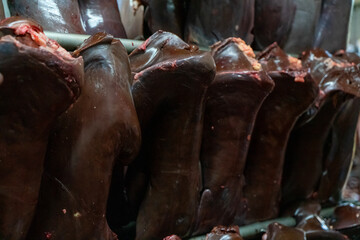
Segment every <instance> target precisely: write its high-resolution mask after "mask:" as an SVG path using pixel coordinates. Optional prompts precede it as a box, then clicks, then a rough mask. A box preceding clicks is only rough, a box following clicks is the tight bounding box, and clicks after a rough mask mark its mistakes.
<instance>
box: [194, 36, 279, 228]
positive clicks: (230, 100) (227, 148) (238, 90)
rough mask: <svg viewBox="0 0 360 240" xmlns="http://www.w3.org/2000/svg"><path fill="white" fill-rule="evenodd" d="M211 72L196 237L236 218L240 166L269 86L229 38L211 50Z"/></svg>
mask: <svg viewBox="0 0 360 240" xmlns="http://www.w3.org/2000/svg"><path fill="white" fill-rule="evenodd" d="M212 54H213V57H214V59H215V63H216V68H217V73H216V77H215V80H214V81H213V82H212V84H211V85H210V87H209V90H208V92H207V96H206V107H205V116H204V130H203V131H204V132H203V140H202V151H201V164H202V175H203V190H202V195H201V201H200V206H199V212H198V214H199V215H198V220H197V225H196V231H195V233H196V234H201V233H206V232H209V231H210V230H211V228H212V227H213V226H217V225H220V224H221V225H230V224H233V223H234V219H235V217H236V218H241V216H240V215H241V212H242V210H241V209H240V206H241V205H240V202H241V201H242V200H243V199H242V186H243V184H244V180H243V179H244V176H243V171H244V166H245V161H246V155H247V151H248V147H249V143H250V139H251V134H252V130H253V125H254V122H255V118H256V115H257V112H258V110H259V108H260V106H261V104H262V103H263V101H264V99H265V98H266V97H267V95H268V94H269V93H270V91H271V90H272V88H273V87H274V83H273V81H272V80H271V79H270V77H269V76H268V75H267V74H266V73H265V72H263V71H259V70H261V66H260V64H259V63H258V62H257V61H256V60H255V59H254V57H255V55H254V53H253V52H252V50H251V49H250V50H249V46H247V45H246V44H245V42H243V41H242V40H241V39H238V38H229V39H226V40H224V41H223V42H221V43H220V42H219V43H217V44H215V45H214V46H213V49H212Z"/></svg>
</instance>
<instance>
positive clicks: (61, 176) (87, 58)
mask: <svg viewBox="0 0 360 240" xmlns="http://www.w3.org/2000/svg"><path fill="white" fill-rule="evenodd" d="M74 55H76V56H82V57H83V59H84V68H85V85H84V87H83V90H82V95H81V97H80V98H79V100H78V102H76V104H74V105H73V107H72V108H71V109H70V110H68V111H67V112H65V113H64V114H62V115H61V116H60V118H59V119H58V120H57V122H56V124H55V126H54V128H53V130H52V134H51V137H50V140H49V144H48V150H47V155H46V162H45V174H44V177H43V181H42V185H41V192H40V200H39V203H38V207H37V211H36V216H35V219H34V222H33V224H32V228H31V231H30V234H29V235H28V239H29V240H30V239H44V238H45V236H44V233H50V234H51V239H64V240H68V239H79V240H80V239H84V240H85V239H104V240H105V239H106V240H110V239H116V237H115V236H114V234H113V233H112V232H111V230H110V228H109V227H108V224H107V221H106V216H105V213H106V204H107V198H108V194H109V188H110V182H111V176H112V171H113V166H114V164H115V163H120V164H123V165H126V164H128V163H130V162H131V160H132V159H133V158H134V157H135V156H136V154H137V152H138V149H139V147H140V126H139V123H138V120H137V115H136V112H135V107H134V104H133V101H132V97H131V92H130V86H131V83H132V81H131V73H130V66H129V60H128V56H127V52H126V50H125V48H124V47H123V46H122V44H121V43H120V42H119V41H117V40H114V39H113V37H112V36H111V35H106V34H105V33H99V34H96V35H93V36H92V37H91V38H89V39H87V40H86V41H85V42H84V43H83V44H82V45H81V46H80V47H79V48H78V49H77V50H76V51H75V52H74ZM118 191H119V192H121V191H122V189H118ZM119 204H121V203H119Z"/></svg>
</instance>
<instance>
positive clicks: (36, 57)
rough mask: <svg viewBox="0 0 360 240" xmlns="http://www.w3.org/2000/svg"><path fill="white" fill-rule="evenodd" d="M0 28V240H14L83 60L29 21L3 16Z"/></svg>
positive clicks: (21, 234)
mask: <svg viewBox="0 0 360 240" xmlns="http://www.w3.org/2000/svg"><path fill="white" fill-rule="evenodd" d="M0 32H1V33H2V34H3V35H2V37H1V38H0V59H1V60H0V66H1V74H0V162H1V164H0V192H1V194H0V238H1V239H4V240H18V239H24V238H25V235H26V233H27V231H28V228H29V226H30V223H31V220H32V217H33V214H34V211H35V207H36V202H37V200H38V194H39V188H40V182H41V177H42V173H43V163H44V158H45V153H46V146H47V143H48V137H49V130H50V126H51V125H52V124H53V123H54V121H55V119H56V117H58V116H59V115H60V114H61V113H62V112H64V111H65V110H66V109H67V108H68V107H69V106H70V105H71V104H73V103H74V102H75V100H76V99H77V98H78V96H79V94H80V85H81V84H82V82H83V68H82V66H83V61H82V59H81V58H72V57H71V55H70V54H68V53H67V52H66V51H65V50H64V49H63V48H61V47H59V45H58V44H57V43H56V42H55V41H52V40H49V39H48V38H47V37H45V35H44V34H43V33H42V28H41V27H40V26H39V25H38V24H37V23H35V22H33V21H30V20H27V19H24V18H19V17H18V18H10V19H5V20H3V21H2V22H0ZM40 46H41V48H40Z"/></svg>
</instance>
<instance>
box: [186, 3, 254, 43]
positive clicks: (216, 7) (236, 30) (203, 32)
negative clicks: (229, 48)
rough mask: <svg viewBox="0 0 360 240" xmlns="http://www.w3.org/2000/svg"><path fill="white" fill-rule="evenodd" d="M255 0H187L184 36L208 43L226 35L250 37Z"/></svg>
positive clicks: (250, 41) (249, 38) (250, 40)
mask: <svg viewBox="0 0 360 240" xmlns="http://www.w3.org/2000/svg"><path fill="white" fill-rule="evenodd" d="M254 3H255V0H228V1H217V0H210V1H209V0H197V1H190V4H189V12H188V15H187V21H186V26H185V40H186V41H187V42H189V43H192V44H197V45H201V46H206V47H207V46H210V45H212V44H214V43H215V42H217V41H221V40H224V39H226V38H228V37H239V38H242V39H244V40H245V42H246V43H247V44H251V43H252V41H253V35H252V33H251V30H252V28H253V26H254Z"/></svg>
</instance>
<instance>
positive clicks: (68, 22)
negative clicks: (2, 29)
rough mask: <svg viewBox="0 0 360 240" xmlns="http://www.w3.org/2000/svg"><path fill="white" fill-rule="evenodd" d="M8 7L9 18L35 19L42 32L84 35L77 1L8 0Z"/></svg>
mask: <svg viewBox="0 0 360 240" xmlns="http://www.w3.org/2000/svg"><path fill="white" fill-rule="evenodd" d="M8 5H9V9H10V14H11V16H24V17H29V18H32V19H35V20H36V21H37V22H38V23H39V24H40V25H41V26H42V27H43V28H44V30H47V31H54V32H61V33H81V34H84V33H85V31H84V29H83V27H82V25H81V14H80V10H79V4H78V1H77V0H38V1H35V2H34V1H28V0H9V1H8ZM70 6H71V7H70Z"/></svg>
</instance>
